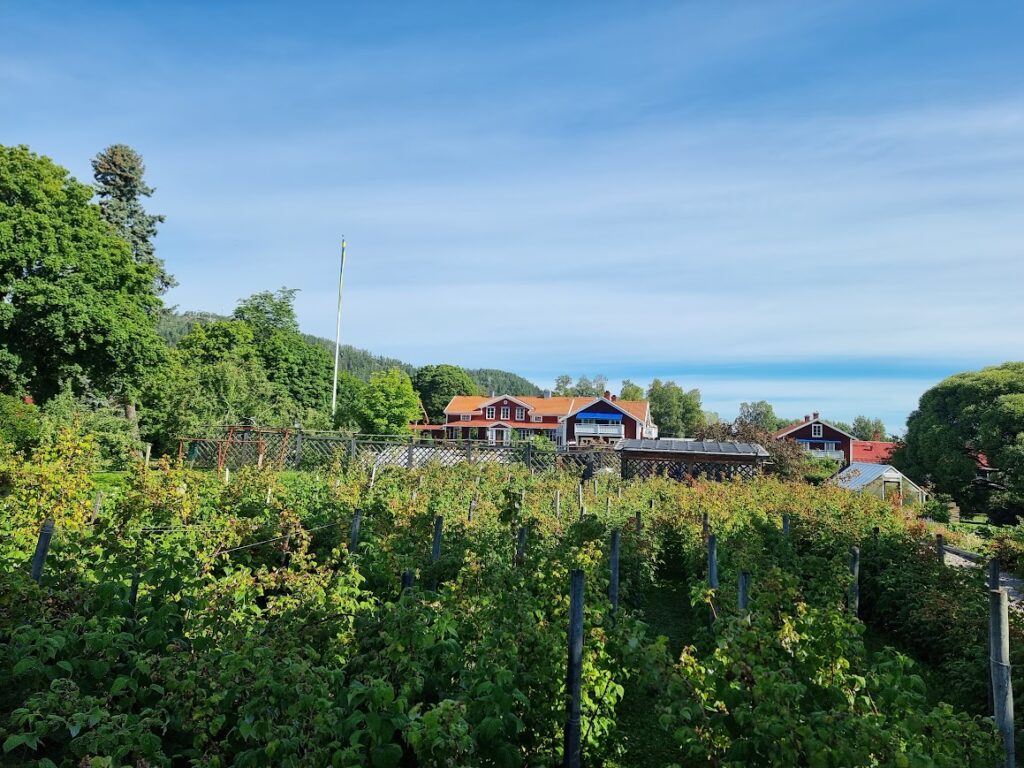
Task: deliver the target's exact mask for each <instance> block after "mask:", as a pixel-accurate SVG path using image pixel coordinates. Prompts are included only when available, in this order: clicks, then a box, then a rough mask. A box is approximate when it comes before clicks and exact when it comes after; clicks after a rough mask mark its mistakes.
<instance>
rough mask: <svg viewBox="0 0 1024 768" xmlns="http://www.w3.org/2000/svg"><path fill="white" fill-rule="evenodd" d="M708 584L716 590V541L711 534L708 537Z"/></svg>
mask: <svg viewBox="0 0 1024 768" xmlns="http://www.w3.org/2000/svg"><path fill="white" fill-rule="evenodd" d="M708 584H710V585H711V588H712V589H718V539H716V538H715V534H713V533H712V534H709V535H708Z"/></svg>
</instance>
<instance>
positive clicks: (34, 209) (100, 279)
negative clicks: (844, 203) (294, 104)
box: [0, 147, 164, 404]
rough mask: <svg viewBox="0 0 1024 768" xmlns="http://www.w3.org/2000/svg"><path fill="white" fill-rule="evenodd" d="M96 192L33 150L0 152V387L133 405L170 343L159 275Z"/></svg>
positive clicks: (44, 396)
mask: <svg viewBox="0 0 1024 768" xmlns="http://www.w3.org/2000/svg"><path fill="white" fill-rule="evenodd" d="M91 197H92V189H91V188H89V187H88V186H86V185H84V184H80V183H78V182H77V181H75V180H74V179H73V178H71V176H70V175H69V174H68V172H67V171H66V170H65V169H63V168H61V167H60V166H58V165H56V164H54V163H53V162H52V161H50V160H49V159H48V158H45V157H40V156H39V155H36V154H33V153H32V152H31V151H29V149H28V148H27V147H0V297H2V300H0V389H2V390H5V391H8V392H15V391H19V390H20V389H27V390H28V391H30V392H31V393H32V394H33V395H34V396H35V398H36V399H37V400H38V401H39V402H45V401H46V400H47V399H49V398H51V397H53V396H54V395H55V394H57V392H59V391H60V390H61V388H62V386H64V385H69V386H73V387H74V388H75V389H76V390H78V391H81V390H84V389H85V388H86V386H87V385H88V387H89V388H91V389H92V390H94V391H98V392H101V393H105V394H113V393H119V396H120V397H121V398H122V399H123V400H124V401H125V402H126V404H130V403H131V402H132V401H133V399H134V397H135V393H136V390H137V387H138V382H140V381H141V380H142V378H143V376H144V374H145V373H146V372H147V371H149V370H151V369H152V368H153V367H154V366H156V365H157V364H158V363H159V362H160V359H161V357H162V355H163V350H164V345H163V343H162V342H161V340H160V338H159V337H158V336H157V334H156V330H155V327H156V317H157V313H158V312H159V309H160V300H159V299H158V298H157V297H156V296H155V295H154V294H153V291H152V285H153V281H154V280H155V279H156V270H155V267H154V265H153V264H152V263H137V262H136V261H135V259H134V258H133V256H132V252H131V249H130V248H129V246H128V244H127V243H126V242H125V241H124V240H122V239H121V238H120V237H119V236H118V235H117V233H116V232H115V231H114V230H113V229H111V227H110V225H109V224H107V223H106V222H105V221H104V220H103V218H102V216H101V213H100V208H99V206H97V205H95V204H92V203H90V202H89V200H90V198H91Z"/></svg>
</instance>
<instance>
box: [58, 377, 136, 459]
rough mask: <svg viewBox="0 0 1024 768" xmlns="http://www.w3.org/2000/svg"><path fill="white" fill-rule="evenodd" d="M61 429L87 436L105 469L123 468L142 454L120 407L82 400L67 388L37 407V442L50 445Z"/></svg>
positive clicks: (104, 402)
mask: <svg viewBox="0 0 1024 768" xmlns="http://www.w3.org/2000/svg"><path fill="white" fill-rule="evenodd" d="M64 431H71V432H74V433H77V434H82V435H89V436H90V438H91V440H92V442H93V443H94V444H95V447H96V452H97V458H98V461H99V464H100V465H101V466H103V467H104V468H106V469H113V470H121V469H126V468H128V467H129V466H130V465H131V464H133V463H134V462H135V461H136V460H137V459H138V457H139V456H141V455H142V451H143V447H142V443H141V441H140V440H139V439H138V437H136V435H135V434H134V432H133V431H132V427H131V424H130V423H129V422H128V421H127V420H126V419H125V418H124V412H123V410H122V409H121V408H119V407H117V406H114V405H111V404H110V403H109V402H106V401H93V402H86V401H83V400H80V399H76V398H75V397H74V395H72V394H71V392H69V391H65V392H62V393H60V394H59V395H57V396H56V397H54V398H52V399H51V400H49V401H48V402H47V403H46V404H45V405H44V406H43V407H42V409H41V418H40V432H39V434H40V438H41V441H42V442H43V443H44V444H52V443H54V442H56V440H57V438H58V436H59V435H60V434H61V433H62V432H64Z"/></svg>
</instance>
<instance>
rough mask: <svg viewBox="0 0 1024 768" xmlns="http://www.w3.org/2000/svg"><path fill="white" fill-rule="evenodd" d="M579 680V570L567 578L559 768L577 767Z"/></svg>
mask: <svg viewBox="0 0 1024 768" xmlns="http://www.w3.org/2000/svg"><path fill="white" fill-rule="evenodd" d="M582 682H583V571H582V570H580V569H579V568H576V569H574V570H573V571H572V573H571V575H570V577H569V658H568V664H567V674H566V681H565V691H566V698H567V701H566V715H567V717H566V721H565V741H564V746H563V749H562V768H580V712H581V693H582Z"/></svg>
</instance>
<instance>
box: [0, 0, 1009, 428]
mask: <svg viewBox="0 0 1024 768" xmlns="http://www.w3.org/2000/svg"><path fill="white" fill-rule="evenodd" d="M0 28H3V29H4V43H3V46H2V47H0V143H4V144H17V143H26V144H29V145H30V146H31V147H32V148H33V149H35V150H36V151H38V152H41V153H43V154H46V155H49V156H50V157H52V158H54V159H55V160H56V161H58V162H59V163H61V164H63V165H65V166H66V167H68V168H69V169H71V171H72V172H73V173H74V174H75V175H76V176H78V177H79V178H80V179H83V180H87V179H88V178H89V175H90V173H89V159H90V158H91V157H92V156H93V155H94V154H95V153H96V151H98V150H99V149H101V148H103V147H104V146H106V145H108V144H111V143H114V142H125V143H129V144H131V145H133V146H134V147H136V148H137V149H138V150H139V151H141V152H142V153H143V155H144V156H145V159H146V163H147V167H148V175H149V180H150V182H151V183H152V184H154V185H155V186H156V187H157V193H156V195H155V196H154V198H153V199H152V200H151V202H150V208H151V210H153V211H156V212H160V213H164V214H165V215H166V216H167V222H166V223H165V224H164V225H163V227H162V229H161V231H160V235H159V237H158V240H157V247H158V252H159V254H160V255H161V256H162V257H163V258H164V259H165V260H166V262H167V263H168V266H169V268H170V269H171V271H172V272H173V273H174V274H175V275H176V276H177V278H178V280H179V281H180V283H181V285H180V286H179V287H178V288H176V289H174V290H173V291H172V292H171V293H170V294H169V295H168V297H167V299H168V301H169V303H171V304H176V305H178V306H179V307H180V308H181V309H206V310H212V311H220V312H228V311H230V310H231V309H232V308H233V306H234V304H235V302H236V301H237V300H238V299H239V298H241V297H243V296H246V295H248V294H250V293H253V292H255V291H258V290H262V289H273V288H278V287H281V286H288V287H293V288H298V289H300V291H301V292H300V294H299V298H298V310H299V315H300V319H301V322H302V325H303V327H304V329H305V330H307V331H309V332H312V333H318V334H321V335H324V336H328V337H332V336H333V330H334V301H335V295H334V291H335V281H336V270H337V258H338V253H337V252H338V241H339V239H340V236H341V234H343V233H344V234H345V235H346V236H347V237H348V240H349V244H350V248H349V257H350V260H349V268H348V270H347V273H346V300H345V316H344V321H343V323H344V327H343V337H344V340H345V341H346V342H348V343H352V344H355V345H357V346H361V347H365V348H368V349H370V350H372V351H374V352H376V353H378V354H386V355H391V356H396V357H400V358H403V359H405V360H408V361H410V362H412V363H416V364H424V363H429V362H453V363H457V364H462V365H466V366H470V367H476V366H489V367H501V368H506V369H510V370H514V371H517V372H520V373H523V374H524V375H527V376H529V377H530V378H532V379H534V380H536V381H537V382H538V383H540V384H542V385H544V384H549V383H550V382H551V381H553V379H554V377H555V376H556V375H558V374H559V373H563V372H567V373H572V374H574V375H578V374H587V375H593V374H595V373H603V374H605V375H607V376H608V377H609V378H610V379H611V380H612V381H613V382H616V383H617V382H618V381H619V380H621V379H622V378H625V377H629V378H632V379H634V380H636V381H639V382H643V383H646V382H648V381H649V380H650V379H651V378H654V377H656V376H657V377H661V378H674V379H676V380H677V381H679V383H680V384H682V385H683V386H686V387H699V388H700V389H701V391H702V393H703V396H704V401H705V405H706V407H708V408H710V409H713V410H716V411H719V412H720V413H721V414H722V415H723V416H729V417H731V416H732V415H734V414H735V412H736V409H737V407H738V404H739V403H740V402H741V401H743V400H754V399H761V398H766V399H769V400H771V401H772V402H774V403H775V405H776V410H777V411H779V412H780V413H783V414H787V415H793V416H798V415H802V414H803V413H807V412H809V411H811V410H818V411H821V412H822V414H823V415H824V416H825V417H832V418H835V419H850V418H852V417H853V416H854V415H856V414H858V413H865V414H868V415H872V416H875V415H877V416H881V417H883V418H884V419H885V421H886V423H887V424H888V425H889V427H890V428H891V429H894V430H895V429H899V428H901V427H902V425H903V423H904V420H905V418H906V415H907V414H908V412H909V411H910V410H912V409H913V407H914V406H915V404H916V401H917V398H918V397H919V396H920V394H921V392H923V391H924V390H925V389H926V388H927V387H928V386H930V385H931V384H933V383H934V382H936V381H937V380H939V379H940V378H942V377H944V376H946V375H948V374H950V373H953V372H956V371H958V370H963V369H968V368H974V367H979V366H982V365H987V364H995V363H999V362H1002V361H1004V360H1007V359H1021V358H1022V356H1024V334H1022V333H1021V329H1022V326H1024V323H1022V321H1024V303H1022V302H1021V288H1022V285H1024V259H1022V258H1021V257H1022V255H1024V253H1022V251H1024V46H1021V45H1020V41H1021V39H1024V6H1022V5H1021V4H1020V3H1011V2H988V3H984V4H973V3H960V2H956V3H954V2H948V3H934V2H932V3H923V2H899V3H891V2H845V3H843V2H840V3H826V2H816V3H808V2H795V3H771V2H764V3H761V2H757V3H755V2H750V3H728V2H705V3H664V4H658V3H645V4H625V3H615V4H602V3H597V4H594V3H586V4H584V3H579V4H546V3H533V4H527V3H514V4H501V5H498V4H492V3H460V4H447V3H430V4H427V3H378V4H369V3H362V4H347V3H345V4H343V3H332V4H323V5H315V4H302V3H294V2H293V3H287V4H284V3H282V4H279V5H261V4H258V3H251V2H247V3H237V4H232V3H216V4H213V3H209V4H208V3H181V2H179V3H142V4H134V5H132V6H131V7H130V8H129V6H125V5H124V4H114V3H110V4H104V3H99V2H96V3H89V4H83V3H66V4H47V3H21V4H16V3H13V2H0Z"/></svg>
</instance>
